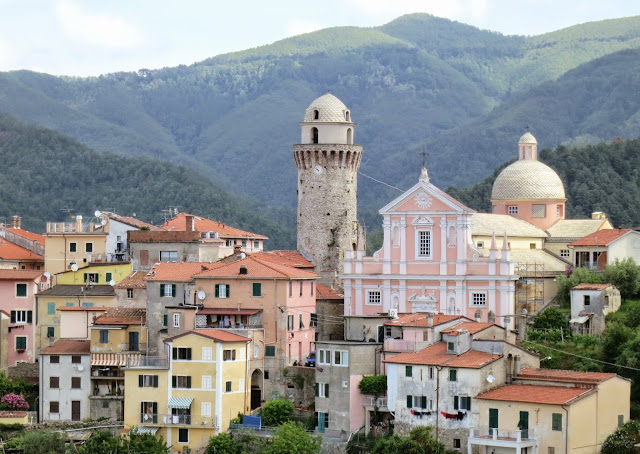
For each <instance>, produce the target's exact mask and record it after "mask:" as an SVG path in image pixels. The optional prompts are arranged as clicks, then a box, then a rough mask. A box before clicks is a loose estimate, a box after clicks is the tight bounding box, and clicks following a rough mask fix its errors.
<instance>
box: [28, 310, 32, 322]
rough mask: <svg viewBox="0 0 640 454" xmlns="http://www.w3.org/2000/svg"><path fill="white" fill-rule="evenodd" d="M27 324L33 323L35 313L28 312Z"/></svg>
mask: <svg viewBox="0 0 640 454" xmlns="http://www.w3.org/2000/svg"><path fill="white" fill-rule="evenodd" d="M27 323H33V312H32V311H27Z"/></svg>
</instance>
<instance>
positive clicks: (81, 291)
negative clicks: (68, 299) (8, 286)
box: [38, 284, 116, 298]
mask: <svg viewBox="0 0 640 454" xmlns="http://www.w3.org/2000/svg"><path fill="white" fill-rule="evenodd" d="M38 296H86V297H92V298H95V297H99V296H105V297H113V296H116V292H114V291H113V287H111V286H110V285H91V286H89V285H63V284H58V285H54V286H53V287H51V288H48V289H46V290H43V291H42V292H40V293H38Z"/></svg>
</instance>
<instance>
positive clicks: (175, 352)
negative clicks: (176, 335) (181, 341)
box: [172, 347, 178, 359]
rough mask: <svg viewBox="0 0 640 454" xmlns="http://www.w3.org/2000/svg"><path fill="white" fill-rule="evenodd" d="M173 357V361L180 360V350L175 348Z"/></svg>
mask: <svg viewBox="0 0 640 454" xmlns="http://www.w3.org/2000/svg"><path fill="white" fill-rule="evenodd" d="M172 356H173V359H178V349H177V348H175V347H174V348H173V352H172Z"/></svg>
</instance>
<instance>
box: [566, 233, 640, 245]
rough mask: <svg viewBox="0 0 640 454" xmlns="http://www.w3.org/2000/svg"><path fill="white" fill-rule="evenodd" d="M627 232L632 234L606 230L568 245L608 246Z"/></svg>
mask: <svg viewBox="0 0 640 454" xmlns="http://www.w3.org/2000/svg"><path fill="white" fill-rule="evenodd" d="M629 232H634V230H631V229H606V230H598V231H597V232H593V233H591V234H589V235H587V236H585V237H583V238H580V239H579V240H576V241H574V242H573V243H570V244H569V246H608V245H609V244H611V243H612V242H614V241H616V240H617V239H619V238H622V237H623V236H625V235H626V234H628V233H629Z"/></svg>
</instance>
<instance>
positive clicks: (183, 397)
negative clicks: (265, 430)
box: [124, 329, 250, 452]
mask: <svg viewBox="0 0 640 454" xmlns="http://www.w3.org/2000/svg"><path fill="white" fill-rule="evenodd" d="M249 341H250V339H249V338H247V337H244V336H239V335H237V334H234V333H231V332H229V331H225V330H222V329H198V330H194V331H189V332H187V333H184V334H180V335H178V336H175V337H172V338H169V339H167V340H166V341H165V344H166V347H167V351H168V352H170V354H169V357H168V358H165V357H146V358H145V357H142V358H141V360H140V362H139V363H138V364H136V365H132V366H130V367H127V368H126V370H125V413H124V425H125V429H133V428H134V427H135V430H138V431H143V432H147V433H153V434H156V435H157V436H162V437H163V438H164V440H166V442H167V445H168V446H171V449H172V452H182V450H183V448H185V447H188V448H190V449H191V450H192V451H193V452H195V451H196V449H198V448H200V447H203V446H205V445H206V444H207V443H208V440H209V438H210V437H211V436H213V435H216V434H218V433H221V432H225V431H226V430H227V429H228V428H229V423H230V420H231V419H232V418H235V417H236V416H237V415H238V413H246V412H248V411H249V405H250V394H249V390H248V388H247V373H248V372H247V370H248V369H247V356H248V350H247V345H248V342H249Z"/></svg>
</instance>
